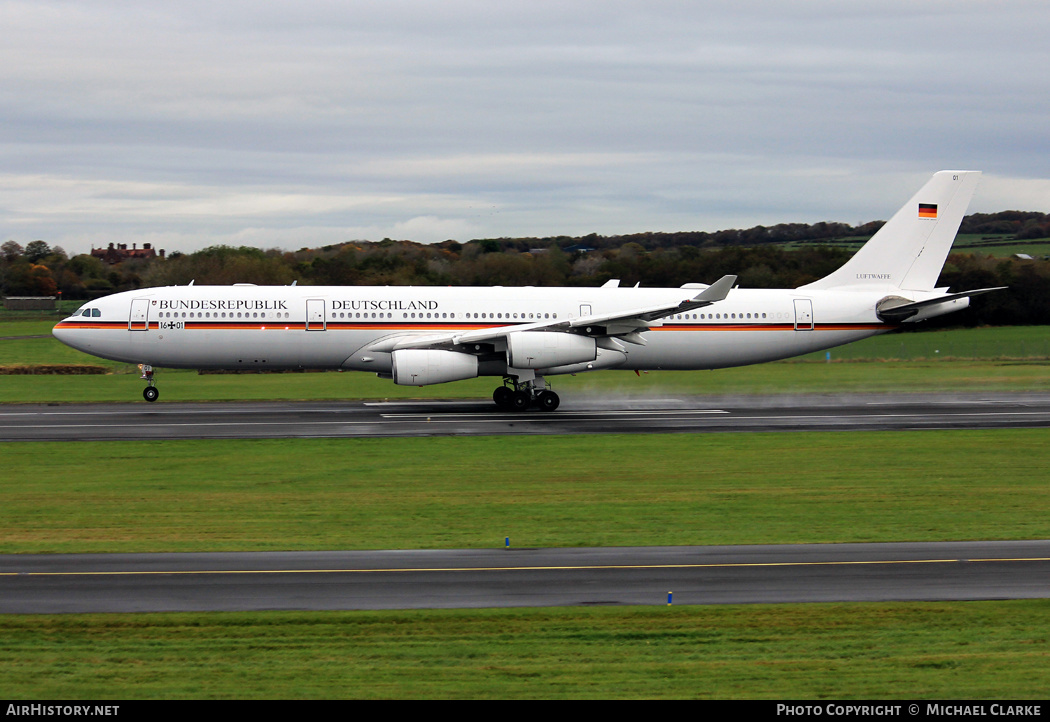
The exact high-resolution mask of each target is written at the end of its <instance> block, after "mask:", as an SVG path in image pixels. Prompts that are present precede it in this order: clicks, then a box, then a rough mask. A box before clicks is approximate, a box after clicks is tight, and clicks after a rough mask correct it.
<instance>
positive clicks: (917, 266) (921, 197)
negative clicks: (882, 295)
mask: <svg viewBox="0 0 1050 722" xmlns="http://www.w3.org/2000/svg"><path fill="white" fill-rule="evenodd" d="M980 177H981V173H980V171H953V170H944V171H940V172H939V173H934V175H933V178H931V179H930V180H929V181H928V182H927V183H926V185H924V186H923V187H922V190H920V191H919V192H918V193H916V194H915V195H914V196H913V197H912V199H911V200H910V201H908V202H907V203H906V204H905V205H904V207H903V208H901V209H900V210H899V211H897V213H896V214H895V215H894V216H893V218H891V219H890V220H889V221H888V222H887V223H886V225H884V226H883V227H882V228H880V229H879V231H878V233H876V234H875V235H874V236H872V237H871V238H870V239H869V240H868V242H867V243H865V244H864V246H862V247H861V249H860V250H859V251H857V253H856V254H854V256H853V258H851V259H850V260H849V261H847V262H846V264H845V265H844V266H842V267H841V268H839V269H838V270H837V271H835V272H834V273H832V274H830V275H828V276H825V277H824V278H822V279H820V280H819V281H814V282H813V283H810V284H808V285H805V286H802V288H805V289H827V288H842V287H851V288H864V287H879V286H881V287H887V286H892V287H895V288H898V289H902V290H909V291H932V290H933V288H934V285H935V284H936V283H937V277H938V276H939V275H940V273H941V268H942V267H943V266H944V261H945V259H946V258H947V257H948V251H949V250H951V247H952V243H953V242H954V241H955V234H956V233H958V231H959V224H960V223H962V219H963V215H965V213H966V209H967V208H968V207H969V205H970V199H971V198H972V197H973V193H974V190H975V189H976V188H977V181H978V180H979V179H980Z"/></svg>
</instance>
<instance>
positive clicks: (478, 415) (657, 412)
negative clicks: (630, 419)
mask: <svg viewBox="0 0 1050 722" xmlns="http://www.w3.org/2000/svg"><path fill="white" fill-rule="evenodd" d="M728 413H730V412H728V411H725V410H724V409H654V410H646V411H559V412H557V413H553V414H549V415H545V416H523V415H522V414H521V412H518V413H506V412H504V413H502V414H500V413H492V412H484V411H478V412H473V413H460V414H380V416H382V417H383V418H384V419H432V418H434V417H438V419H439V420H440V419H453V420H455V419H529V420H531V419H558V418H564V417H566V416H672V415H675V414H677V415H682V414H686V415H690V414H692V415H703V414H728Z"/></svg>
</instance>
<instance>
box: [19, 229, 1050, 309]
mask: <svg viewBox="0 0 1050 722" xmlns="http://www.w3.org/2000/svg"><path fill="white" fill-rule="evenodd" d="M1039 223H1043V224H1044V225H1045V226H1046V227H1047V229H1048V230H1050V219H1048V217H1047V215H1046V214H1039V213H1026V212H1019V211H1007V212H1004V213H1001V214H975V215H973V216H968V217H967V219H966V221H965V222H964V229H966V228H969V229H985V230H977V231H974V232H978V233H997V234H998V233H1015V234H1027V233H1033V232H1034V231H1033V230H1032V229H1033V228H1038V227H1039ZM1003 224H1014V225H1013V226H1011V228H1013V230H1007V231H1003V230H994V231H993V230H990V229H991V228H996V229H1002V228H1006V226H1005V225H1003ZM880 226H881V222H875V223H870V224H865V225H864V226H859V227H850V226H845V225H844V224H834V223H820V224H813V225H810V226H805V225H803V224H782V225H778V226H773V227H771V228H764V227H761V226H757V227H755V228H752V229H748V230H747V231H720V232H717V233H714V234H708V233H699V234H697V233H645V234H632V235H629V236H597V235H591V236H583V237H579V238H572V237H556V238H543V239H539V238H516V239H510V238H505V239H478V240H474V241H470V242H468V243H459V242H457V241H445V242H443V243H437V244H432V245H423V244H419V243H414V242H411V241H393V240H390V239H384V240H382V241H379V242H368V241H354V242H349V243H343V244H338V245H333V246H325V247H323V248H314V249H308V248H303V249H300V250H298V251H282V250H278V249H271V250H261V249H258V248H250V247H239V248H234V247H228V246H213V247H210V248H205V249H203V250H200V251H197V252H195V253H186V254H182V253H178V252H175V253H171V254H169V255H168V257H167V258H164V259H162V258H153V259H129V260H126V261H124V262H122V263H118V264H115V265H107V264H105V263H103V262H102V261H101V260H100V259H98V258H96V257H94V256H91V255H89V254H81V255H76V256H73V257H68V256H67V255H66V253H65V252H64V251H63V250H62V249H61V248H59V247H54V248H52V247H50V246H49V245H48V244H47V243H46V242H44V241H33V242H31V243H29V244H27V245H26V247H25V248H23V247H22V246H20V245H19V244H17V243H15V242H14V241H8V242H6V243H4V244H3V245H2V246H0V286H2V288H3V292H4V294H5V295H27V296H50V295H57V294H59V293H61V295H62V296H63V297H64V298H73V299H90V298H97V297H99V296H102V295H106V294H109V293H114V292H117V291H125V290H132V289H136V288H143V287H150V286H166V285H184V284H187V283H190V282H191V281H192V282H194V283H196V284H198V285H204V284H216V285H225V284H232V283H256V284H260V285H287V284H290V283H293V282H295V283H298V284H300V285H377V286H383V285H390V286H409V285H412V286H433V285H443V286H445V285H452V286H493V285H500V286H600V285H601V284H603V283H605V282H606V281H608V280H610V279H619V280H620V283H621V285H634V284H636V283H640V284H642V285H643V286H660V287H677V286H681V285H682V284H685V283H695V282H699V283H710V282H712V281H714V280H716V279H718V278H720V277H721V276H723V275H725V274H735V275H737V276H738V277H739V283H740V285H741V287H745V288H795V287H797V286H801V285H803V284H806V283H809V282H811V281H814V280H816V279H818V278H821V277H822V276H825V275H827V274H828V273H830V272H831V271H833V270H835V269H836V268H838V267H839V266H841V265H842V264H843V263H845V262H846V260H848V258H849V257H850V256H851V255H852V252H853V251H852V250H850V249H845V248H841V247H833V246H828V245H823V242H824V241H830V240H833V239H840V238H843V237H844V236H849V237H853V238H856V237H861V238H863V237H867V236H870V235H871V234H872V233H874V232H875V231H876V230H877V229H878V227H880ZM788 236H790V240H792V241H797V242H806V243H805V244H804V245H801V246H799V247H798V248H797V249H796V250H786V249H785V248H784V247H782V246H780V245H776V244H777V243H782V242H783V239H784V238H785V237H788ZM701 237H703V238H701ZM713 238H717V239H719V240H718V241H717V242H716V241H714V240H712V239H713ZM770 238H776V239H779V240H778V241H771V240H762V239H770ZM938 285H940V286H949V287H951V288H952V289H957V290H967V289H974V288H985V287H991V286H1009V287H1010V288H1009V290H1008V291H1003V292H999V293H994V294H989V295H987V296H981V297H979V298H976V299H974V301H973V305H972V306H971V308H970V309H968V310H966V311H964V312H961V313H956V314H951V315H949V316H944V317H941V319H940V320H938V323H943V324H951V325H960V324H961V325H986V324H987V325H993V324H995V325H1005V324H1047V323H1050V262H1048V261H1044V260H1032V261H1027V260H1020V259H1016V258H993V257H991V256H988V255H985V254H981V253H953V254H952V255H950V256H949V258H948V262H947V263H946V264H945V267H944V270H943V272H942V274H941V279H940V282H939V284H938ZM925 326H926V327H927V328H928V327H929V325H925Z"/></svg>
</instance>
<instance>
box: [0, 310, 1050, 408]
mask: <svg viewBox="0 0 1050 722" xmlns="http://www.w3.org/2000/svg"><path fill="white" fill-rule="evenodd" d="M10 327H11V325H10V324H7V325H5V324H0V336H4V335H15V334H11V333H10V332H9V331H8V330H5V329H8V328H10ZM17 330H18V331H19V334H18V335H33V334H36V333H38V332H39V331H40V327H38V326H33V325H31V324H30V325H21V326H20V327H18V328H17ZM824 359H825V356H824V352H820V353H816V354H810V355H809V356H807V357H803V359H802V360H795V361H784V362H779V363H772V364H760V365H756V366H746V367H741V368H734V369H718V370H715V371H684V372H673V371H654V372H651V373H645V374H641V375H640V376H639V375H636V374H634V373H632V372H629V371H615V370H614V371H602V372H600V373H594V374H581V375H579V376H576V377H567V376H558V377H553V378H552V379H551V381H552V382H553V384H554V385H555V388H556V389H557V390H558V392H559V393H560V394H562V396H563V398H564V399H566V400H571V398H572V395H573V394H595V395H601V396H612V395H653V394H726V393H744V394H761V393H815V392H835V393H843V392H851V391H855V392H886V391H905V392H907V391H930V392H932V391H955V390H957V389H960V388H981V389H984V390H988V391H993V390H994V391H1036V390H1047V389H1050V373H1048V370H1050V327H1046V326H1025V327H1005V328H982V329H960V330H952V331H933V332H925V333H909V334H889V335H885V336H878V337H875V338H871V339H866V340H864V341H859V342H857V343H855V344H850V345H849V346H844V347H840V348H836V349H832V350H831V359H832V361H833V362H832V363H824ZM886 359H891V360H890V361H886ZM839 361H848V363H839ZM863 361H870V362H871V363H863ZM55 363H67V364H92V365H102V366H106V367H109V368H110V369H112V371H113V374H112V375H109V376H3V375H0V403H54V402H119V401H141V398H142V396H141V392H142V386H143V383H142V382H141V381H139V379H138V372H137V370H136V368H135V367H134V366H133V365H129V364H120V363H116V362H111V361H104V360H100V359H97V358H95V357H93V356H89V355H87V354H83V353H80V352H79V351H74V350H73V349H71V348H69V347H67V346H64V345H62V344H61V343H59V342H58V341H56V340H55V339H53V338H30V339H17V340H11V339H7V340H2V341H0V365H5V364H55ZM157 383H158V386H159V388H160V390H161V397H162V400H163V401H230V400H267V399H307V400H308V399H403V398H488V397H489V396H490V394H491V393H492V389H493V388H494V386H495V385H496V382H495V380H494V379H475V380H470V381H461V382H457V383H453V384H439V385H437V386H428V387H423V388H416V387H405V386H397V385H395V384H393V383H392V382H390V381H388V380H384V379H379V378H376V377H375V375H373V374H367V373H358V372H346V373H337V372H336V373H323V374H316V373H306V374H240V375H221V376H200V375H198V374H197V373H196V372H193V371H174V370H167V369H160V370H158V372H157ZM143 403H144V402H143Z"/></svg>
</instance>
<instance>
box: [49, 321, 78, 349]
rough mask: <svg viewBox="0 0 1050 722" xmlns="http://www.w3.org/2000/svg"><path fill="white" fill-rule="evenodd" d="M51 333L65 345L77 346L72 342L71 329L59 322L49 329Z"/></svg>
mask: <svg viewBox="0 0 1050 722" xmlns="http://www.w3.org/2000/svg"><path fill="white" fill-rule="evenodd" d="M51 335H52V336H54V337H55V338H57V339H58V340H59V341H61V342H62V343H64V344H65V345H66V346H70V347H72V348H77V345H76V343H74V341H73V336H74V334H73V330H72V329H70V328H67V327H64V326H63V325H62V323H61V322H59V323H58V324H56V325H55V327H54V328H53V329H51Z"/></svg>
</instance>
